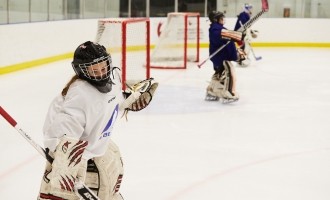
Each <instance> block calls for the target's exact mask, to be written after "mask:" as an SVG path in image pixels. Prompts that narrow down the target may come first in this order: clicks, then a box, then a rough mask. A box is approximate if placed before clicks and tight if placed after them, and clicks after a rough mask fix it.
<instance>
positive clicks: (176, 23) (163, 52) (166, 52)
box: [150, 12, 200, 69]
mask: <svg viewBox="0 0 330 200" xmlns="http://www.w3.org/2000/svg"><path fill="white" fill-rule="evenodd" d="M199 27H200V14H199V13H178V12H175V13H168V15H167V21H166V24H164V27H163V28H162V29H160V30H161V33H160V36H159V39H158V43H157V44H156V46H155V48H154V50H153V51H152V53H151V58H150V66H151V67H152V68H163V69H186V68H187V62H198V61H199V38H200V37H199Z"/></svg>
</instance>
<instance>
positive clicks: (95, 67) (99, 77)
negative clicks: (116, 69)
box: [72, 41, 112, 87]
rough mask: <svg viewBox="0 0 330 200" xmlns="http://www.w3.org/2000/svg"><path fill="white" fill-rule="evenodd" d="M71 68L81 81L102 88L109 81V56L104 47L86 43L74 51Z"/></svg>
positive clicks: (110, 65) (110, 64)
mask: <svg viewBox="0 0 330 200" xmlns="http://www.w3.org/2000/svg"><path fill="white" fill-rule="evenodd" d="M72 67H73V69H74V71H75V72H76V74H77V75H78V76H79V77H80V78H81V79H84V80H86V81H88V82H89V83H91V84H92V85H95V86H101V87H102V86H105V85H106V84H107V83H108V82H109V81H110V74H111V70H112V61H111V56H110V54H109V53H108V52H107V51H106V48H105V47H104V46H102V45H100V44H97V43H93V42H91V41H87V42H85V43H83V44H81V45H79V46H78V48H77V49H76V50H75V52H74V56H73V61H72Z"/></svg>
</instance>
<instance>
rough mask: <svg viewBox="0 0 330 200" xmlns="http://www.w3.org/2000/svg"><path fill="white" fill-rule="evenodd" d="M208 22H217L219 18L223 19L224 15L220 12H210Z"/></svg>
mask: <svg viewBox="0 0 330 200" xmlns="http://www.w3.org/2000/svg"><path fill="white" fill-rule="evenodd" d="M208 17H209V20H210V21H211V22H212V23H213V22H218V21H219V20H220V19H221V18H224V17H225V15H224V14H223V13H222V12H220V11H215V10H214V11H211V12H210V13H209V16H208Z"/></svg>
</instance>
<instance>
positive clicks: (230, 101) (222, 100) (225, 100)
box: [220, 98, 239, 104]
mask: <svg viewBox="0 0 330 200" xmlns="http://www.w3.org/2000/svg"><path fill="white" fill-rule="evenodd" d="M238 100H239V98H221V99H220V102H221V103H223V104H229V103H234V102H236V101H238Z"/></svg>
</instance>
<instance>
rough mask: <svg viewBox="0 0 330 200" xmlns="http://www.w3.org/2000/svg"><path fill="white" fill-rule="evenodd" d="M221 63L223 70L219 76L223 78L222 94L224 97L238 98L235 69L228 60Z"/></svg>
mask: <svg viewBox="0 0 330 200" xmlns="http://www.w3.org/2000/svg"><path fill="white" fill-rule="evenodd" d="M223 64H224V67H225V70H224V72H223V74H222V76H221V79H224V91H223V94H222V95H223V97H224V98H226V99H235V100H238V98H239V97H238V94H237V92H236V73H235V69H234V67H233V65H232V63H231V62H230V61H224V62H223Z"/></svg>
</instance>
